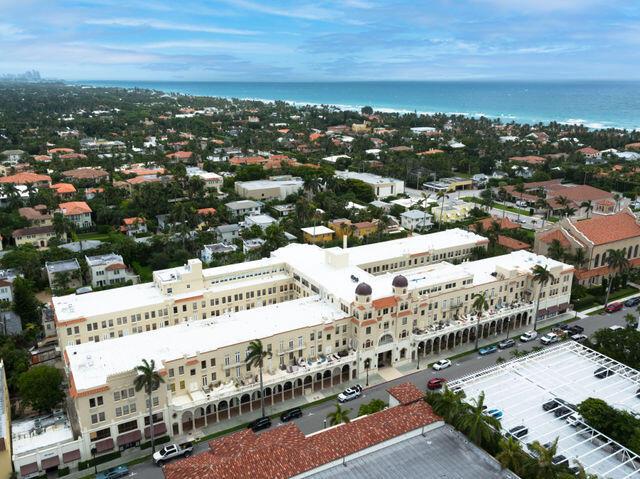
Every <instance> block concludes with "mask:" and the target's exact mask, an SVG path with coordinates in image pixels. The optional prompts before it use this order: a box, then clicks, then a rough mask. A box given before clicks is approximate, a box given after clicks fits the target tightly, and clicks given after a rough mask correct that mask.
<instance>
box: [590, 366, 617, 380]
mask: <svg viewBox="0 0 640 479" xmlns="http://www.w3.org/2000/svg"><path fill="white" fill-rule="evenodd" d="M614 374H615V372H614V371H613V370H611V369H609V368H608V367H606V366H602V367H601V368H598V369H596V370H595V371H594V372H593V375H594V376H595V377H597V378H598V379H604V378H608V377H609V376H613V375H614Z"/></svg>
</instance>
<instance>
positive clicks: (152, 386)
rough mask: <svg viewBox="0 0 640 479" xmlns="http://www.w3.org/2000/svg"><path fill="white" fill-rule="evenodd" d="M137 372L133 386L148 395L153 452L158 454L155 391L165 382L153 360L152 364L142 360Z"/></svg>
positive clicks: (136, 369)
mask: <svg viewBox="0 0 640 479" xmlns="http://www.w3.org/2000/svg"><path fill="white" fill-rule="evenodd" d="M135 371H136V372H137V373H138V375H137V376H136V378H135V379H134V381H133V385H134V386H135V388H136V391H141V390H142V389H144V392H145V393H147V401H148V402H149V431H150V433H151V452H152V453H154V452H156V444H155V431H154V426H153V398H152V397H151V396H152V395H153V391H155V390H157V389H158V388H159V387H160V384H161V383H163V382H164V379H163V378H162V376H160V374H158V372H157V371H156V363H155V361H154V360H153V359H152V360H151V362H148V361H147V360H146V359H143V360H142V364H141V365H140V366H136V368H135Z"/></svg>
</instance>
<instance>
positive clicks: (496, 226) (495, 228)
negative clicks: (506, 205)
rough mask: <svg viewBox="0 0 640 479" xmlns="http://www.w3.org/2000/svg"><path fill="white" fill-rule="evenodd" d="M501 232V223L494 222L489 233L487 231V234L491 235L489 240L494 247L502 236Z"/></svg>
mask: <svg viewBox="0 0 640 479" xmlns="http://www.w3.org/2000/svg"><path fill="white" fill-rule="evenodd" d="M500 231H502V225H501V224H500V222H499V221H496V220H493V221H492V222H491V226H490V227H489V231H487V233H489V239H490V240H491V242H492V243H493V244H494V245H495V243H496V242H497V241H498V236H500Z"/></svg>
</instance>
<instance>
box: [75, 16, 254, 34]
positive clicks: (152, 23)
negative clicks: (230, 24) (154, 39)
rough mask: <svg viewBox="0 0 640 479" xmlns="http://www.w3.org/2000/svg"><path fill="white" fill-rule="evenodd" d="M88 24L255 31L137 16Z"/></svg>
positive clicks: (156, 28) (192, 30) (231, 31)
mask: <svg viewBox="0 0 640 479" xmlns="http://www.w3.org/2000/svg"><path fill="white" fill-rule="evenodd" d="M85 23H86V24H88V25H104V26H113V27H124V28H129V27H134V28H135V27H146V28H153V29H155V30H174V31H183V32H203V33H221V34H226V35H256V34H258V32H257V31H253V30H239V29H235V28H224V27H215V26H210V25H199V24H193V23H177V22H166V21H163V20H156V19H138V18H105V19H95V20H87V21H85Z"/></svg>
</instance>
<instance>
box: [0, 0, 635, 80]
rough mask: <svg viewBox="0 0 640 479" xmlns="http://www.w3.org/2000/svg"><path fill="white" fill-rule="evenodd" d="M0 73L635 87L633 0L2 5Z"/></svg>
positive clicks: (47, 1)
mask: <svg viewBox="0 0 640 479" xmlns="http://www.w3.org/2000/svg"><path fill="white" fill-rule="evenodd" d="M0 12H1V13H0V74H1V73H21V72H23V71H26V70H30V69H37V70H39V71H40V73H41V74H42V75H43V76H45V77H48V78H61V79H66V80H154V81H157V80H167V81H178V80H199V81H215V80H220V81H239V80H242V81H322V80H330V81H345V80H449V79H456V80H488V79H502V80H512V79H526V80H539V79H544V80H558V79H636V80H637V79H640V1H638V0H324V1H323V0H210V1H203V0H200V1H196V0H130V1H120V0H20V1H16V0H0Z"/></svg>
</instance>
